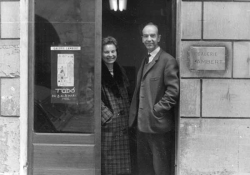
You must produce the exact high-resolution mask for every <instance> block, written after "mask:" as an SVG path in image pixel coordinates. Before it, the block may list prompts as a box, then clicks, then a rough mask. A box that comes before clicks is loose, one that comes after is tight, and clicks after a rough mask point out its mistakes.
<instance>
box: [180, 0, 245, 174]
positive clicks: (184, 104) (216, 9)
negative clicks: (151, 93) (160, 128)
mask: <svg viewBox="0 0 250 175" xmlns="http://www.w3.org/2000/svg"><path fill="white" fill-rule="evenodd" d="M249 28H250V2H248V1H244V2H239V1H223V2H216V1H182V2H181V43H180V47H181V49H180V51H181V53H179V54H180V69H181V96H180V115H181V118H180V125H179V144H178V145H179V150H178V151H179V162H178V166H179V168H178V172H179V174H181V175H236V174H237V175H243V174H244V175H247V174H250V166H249V165H250V163H249V157H250V92H249V90H250V81H249V78H250V42H249V40H250V32H249ZM191 46H198V47H199V46H200V47H205V48H206V47H224V48H225V49H226V54H225V70H190V55H189V50H190V47H191Z"/></svg>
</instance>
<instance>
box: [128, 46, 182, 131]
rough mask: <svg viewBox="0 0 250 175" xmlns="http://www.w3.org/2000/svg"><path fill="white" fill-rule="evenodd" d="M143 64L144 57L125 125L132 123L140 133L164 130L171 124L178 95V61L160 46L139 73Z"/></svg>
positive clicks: (168, 129) (168, 128)
mask: <svg viewBox="0 0 250 175" xmlns="http://www.w3.org/2000/svg"><path fill="white" fill-rule="evenodd" d="M144 64H145V60H144V61H142V64H141V67H140V69H139V71H138V74H137V84H136V88H135V91H134V95H133V99H132V102H131V107H130V113H129V126H130V127H132V126H133V125H134V124H135V123H136V124H137V126H138V129H139V130H140V131H141V132H146V133H165V132H168V131H170V130H171V129H172V127H173V120H174V109H173V107H174V105H176V103H177V100H178V96H179V78H178V72H179V68H178V64H177V61H176V59H175V58H173V57H172V56H171V55H169V54H168V53H166V52H165V51H164V50H162V49H160V51H159V52H158V53H157V55H156V56H155V58H154V59H153V60H152V62H151V63H150V64H149V65H148V67H147V70H145V71H144V73H143V67H144ZM141 86H144V87H143V88H144V89H145V92H144V96H143V97H139V95H140V88H141ZM139 100H140V107H139ZM138 116H139V121H138V122H137V118H138Z"/></svg>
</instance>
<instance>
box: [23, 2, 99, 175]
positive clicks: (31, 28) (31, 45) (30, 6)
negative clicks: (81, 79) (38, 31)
mask: <svg viewBox="0 0 250 175" xmlns="http://www.w3.org/2000/svg"><path fill="white" fill-rule="evenodd" d="M25 2H27V4H26V7H27V9H26V10H27V13H28V14H27V18H28V20H27V23H28V24H27V27H28V29H27V40H28V41H27V43H28V44H27V48H26V51H27V50H28V53H27V56H28V60H27V62H26V63H27V64H28V66H27V68H26V71H28V72H27V73H26V77H27V80H26V87H27V95H26V98H27V96H28V99H27V100H28V101H27V104H28V106H27V108H28V109H27V113H28V120H27V123H28V128H27V129H28V135H27V136H28V137H27V162H28V166H27V171H26V172H25V174H29V175H32V174H33V172H32V169H33V156H34V153H33V151H34V149H33V142H34V141H39V140H37V139H36V140H35V137H34V135H40V137H46V135H47V134H46V133H44V134H42V133H34V129H33V126H34V92H35V91H34V82H35V81H34V73H35V69H34V68H35V61H34V57H35V23H34V22H35V0H30V1H25ZM24 37H25V36H24ZM101 38H102V0H95V61H94V64H95V66H94V77H95V78H94V107H95V110H94V123H95V124H94V125H95V129H94V133H93V134H92V135H93V137H91V139H90V140H87V139H88V138H89V136H90V134H86V143H88V142H90V143H92V142H93V141H94V144H95V148H94V154H95V155H94V158H95V175H101V117H100V116H101ZM27 74H28V75H27ZM24 77H25V76H24ZM23 84H25V83H23ZM26 131H27V130H26ZM26 131H25V132H26ZM82 135H85V134H82ZM57 137H61V135H60V134H58V135H57ZM72 137H73V139H74V138H77V137H78V136H77V134H72ZM92 138H93V139H92ZM92 140H93V141H92ZM26 164H27V163H26ZM20 166H23V165H20Z"/></svg>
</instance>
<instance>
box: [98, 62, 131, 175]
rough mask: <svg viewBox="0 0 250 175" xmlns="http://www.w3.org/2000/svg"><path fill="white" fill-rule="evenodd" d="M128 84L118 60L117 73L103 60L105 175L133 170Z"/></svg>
mask: <svg viewBox="0 0 250 175" xmlns="http://www.w3.org/2000/svg"><path fill="white" fill-rule="evenodd" d="M128 86H129V83H128V79H127V77H126V75H125V72H124V70H123V69H122V68H121V67H120V66H119V65H118V64H117V63H114V77H112V76H111V74H110V72H109V70H108V68H107V67H106V65H105V64H104V62H103V63H102V105H101V112H102V115H101V117H102V118H101V120H102V136H101V138H102V145H101V149H102V150H101V151H102V175H117V174H129V173H130V172H131V159H130V149H129V138H128V115H129V105H130V103H129V97H128V91H127V88H128Z"/></svg>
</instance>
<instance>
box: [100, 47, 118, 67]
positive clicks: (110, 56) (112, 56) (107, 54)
mask: <svg viewBox="0 0 250 175" xmlns="http://www.w3.org/2000/svg"><path fill="white" fill-rule="evenodd" d="M116 59H117V52H116V46H115V45H114V44H107V45H104V46H103V51H102V60H103V61H104V62H105V63H106V64H114V62H115V61H116Z"/></svg>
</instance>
